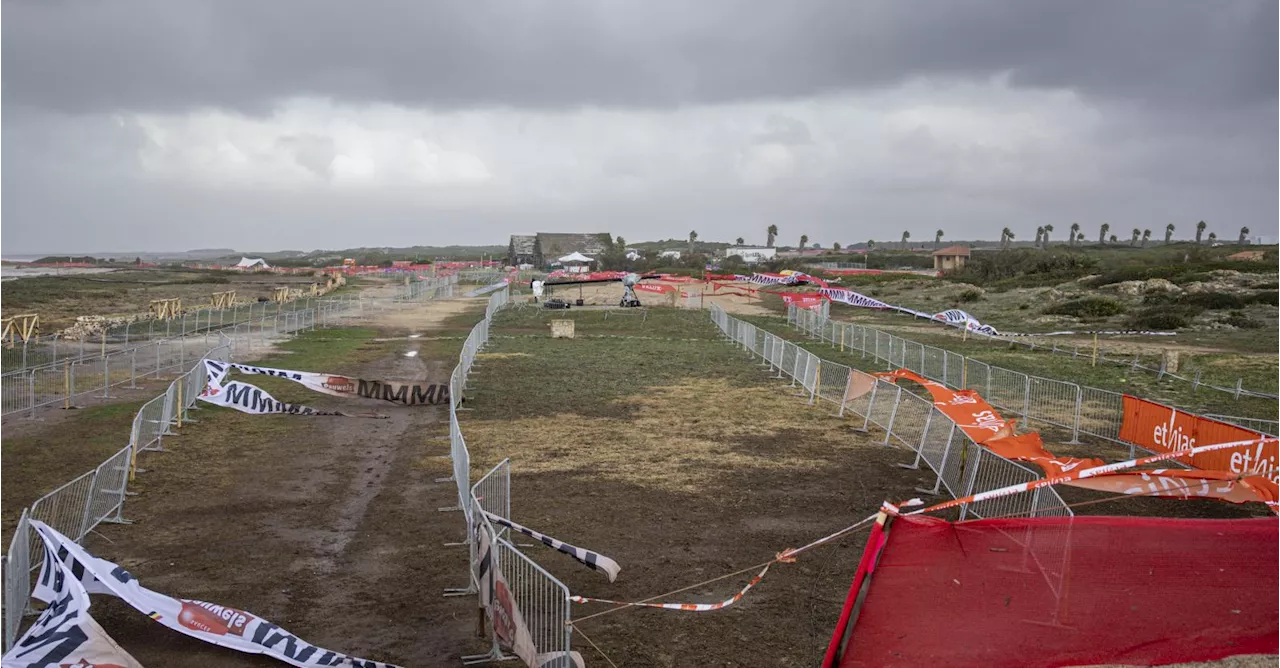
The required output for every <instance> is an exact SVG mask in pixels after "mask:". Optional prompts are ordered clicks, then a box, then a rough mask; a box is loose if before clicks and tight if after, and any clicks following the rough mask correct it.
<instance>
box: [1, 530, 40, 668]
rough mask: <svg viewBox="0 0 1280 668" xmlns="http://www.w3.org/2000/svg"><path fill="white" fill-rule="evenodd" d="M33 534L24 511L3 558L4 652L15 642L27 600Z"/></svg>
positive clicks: (28, 596) (29, 585)
mask: <svg viewBox="0 0 1280 668" xmlns="http://www.w3.org/2000/svg"><path fill="white" fill-rule="evenodd" d="M34 534H35V532H34V531H32V530H31V527H30V525H28V524H27V511H26V510H23V511H22V516H21V517H19V518H18V524H17V526H16V527H14V529H13V540H12V541H10V543H9V553H8V554H6V555H5V557H4V649H5V650H8V649H9V647H10V646H12V645H13V642H14V641H15V640H17V638H18V629H19V628H20V627H21V626H22V615H23V613H24V612H25V611H26V609H27V601H28V599H29V598H30V597H31V584H32V583H31V567H32V566H33V564H32V563H31V554H32V551H31V537H32V536H33V535H34Z"/></svg>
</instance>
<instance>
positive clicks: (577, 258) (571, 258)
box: [557, 251, 595, 262]
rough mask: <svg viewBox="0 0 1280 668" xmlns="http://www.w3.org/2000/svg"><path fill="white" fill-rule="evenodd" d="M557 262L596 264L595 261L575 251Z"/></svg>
mask: <svg viewBox="0 0 1280 668" xmlns="http://www.w3.org/2000/svg"><path fill="white" fill-rule="evenodd" d="M557 262H595V260H593V259H592V258H589V257H587V256H586V255H583V254H582V253H579V252H577V251H574V252H572V253H569V254H568V255H565V256H564V257H561V258H558V259H557Z"/></svg>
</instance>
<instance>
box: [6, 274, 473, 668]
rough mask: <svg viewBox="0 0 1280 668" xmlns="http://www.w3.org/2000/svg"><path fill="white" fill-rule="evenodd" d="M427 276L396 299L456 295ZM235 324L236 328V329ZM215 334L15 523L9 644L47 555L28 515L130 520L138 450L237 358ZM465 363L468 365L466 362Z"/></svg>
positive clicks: (286, 324)
mask: <svg viewBox="0 0 1280 668" xmlns="http://www.w3.org/2000/svg"><path fill="white" fill-rule="evenodd" d="M423 283H427V284H428V287H426V288H412V287H407V288H406V289H405V290H403V291H401V292H400V294H398V295H397V298H401V297H405V296H406V295H412V297H411V298H412V299H430V298H435V297H437V296H445V295H451V294H452V291H453V285H454V284H456V283H457V279H456V278H453V277H446V278H442V279H437V280H435V281H423ZM381 308H396V306H395V304H394V302H387V301H381V302H377V301H360V300H335V302H320V303H317V304H316V305H315V307H314V308H312V309H308V310H301V311H294V312H289V313H285V314H281V316H280V317H279V318H273V319H271V322H272V323H273V324H272V325H271V328H272V333H273V334H274V335H276V336H279V335H284V334H290V333H294V332H297V331H301V330H305V329H311V328H314V327H315V326H316V321H317V320H321V321H323V322H326V323H336V322H337V321H339V320H342V319H346V318H350V317H353V316H354V315H356V314H357V312H358V313H365V312H367V311H370V310H377V309H381ZM490 314H492V309H491V311H490ZM486 320H487V319H486ZM267 322H268V320H267V319H263V320H262V321H261V322H260V326H261V327H262V328H264V329H265V328H266V327H267V326H268V325H267ZM250 326H254V325H253V324H252V323H241V324H239V325H236V327H237V328H239V327H250ZM231 331H232V332H233V334H234V332H235V330H234V329H233V330H231ZM218 338H219V340H218V342H217V343H216V345H214V346H213V347H212V348H211V349H208V350H206V351H204V352H203V353H202V354H201V355H200V356H198V357H191V356H188V357H187V360H186V362H185V363H186V364H192V366H191V367H190V368H188V369H187V371H186V372H185V373H183V374H182V375H180V376H178V377H177V378H175V379H173V381H171V382H170V383H169V386H168V388H167V389H166V390H165V391H164V392H163V393H162V394H160V395H158V396H156V397H155V398H154V399H152V400H151V401H148V402H147V403H145V404H143V405H142V407H141V408H140V409H138V412H137V413H136V414H135V415H134V418H133V426H132V428H131V429H130V432H129V443H128V444H127V445H125V446H124V447H123V448H121V449H120V450H119V451H118V452H116V453H115V454H113V455H111V456H110V457H108V458H107V460H106V461H104V462H103V463H102V464H100V465H98V467H97V468H96V469H94V470H92V471H88V472H86V473H84V474H82V475H80V476H79V477H77V478H75V479H73V480H71V481H70V482H68V483H66V484H64V485H62V486H61V487H59V488H57V489H55V490H53V491H52V492H49V493H48V494H46V495H44V496H42V497H40V498H39V499H37V500H36V501H35V502H33V503H32V504H31V506H30V507H29V508H27V509H25V510H23V511H22V514H21V516H20V518H19V520H18V524H17V525H16V526H15V527H14V531H13V537H12V538H11V540H10V543H9V551H8V553H7V554H5V555H4V557H3V562H4V573H3V578H4V585H3V586H4V594H3V604H4V608H3V627H4V628H3V634H4V635H3V641H4V648H5V649H8V647H9V646H10V645H11V644H12V643H13V642H14V640H16V639H17V636H18V630H19V629H20V628H21V626H22V618H23V616H24V614H25V613H26V612H27V611H28V609H29V607H28V602H29V600H30V597H31V587H32V580H31V575H32V569H33V568H34V567H38V566H39V563H34V564H33V563H32V561H31V555H33V554H34V555H39V554H42V552H41V550H43V549H44V548H43V546H42V545H41V543H40V539H39V537H38V535H37V534H36V533H35V531H34V530H32V529H31V527H30V524H29V522H30V520H40V521H42V522H45V523H46V524H48V525H49V526H51V527H53V528H54V529H56V530H57V531H59V532H60V533H62V534H63V535H65V536H67V537H69V538H72V539H73V540H75V541H76V542H81V541H82V540H84V538H85V536H87V535H88V534H89V532H90V531H92V530H93V529H94V527H96V526H98V525H99V524H101V523H103V522H114V523H124V524H127V523H129V521H128V520H126V519H125V518H124V514H123V513H124V501H125V497H126V496H127V495H128V485H129V481H131V480H132V479H133V477H134V474H136V473H138V472H141V471H144V469H142V468H139V467H138V466H137V462H138V454H139V453H141V452H148V451H158V450H163V449H164V437H165V436H170V435H173V432H172V431H171V430H172V429H174V428H181V427H182V424H183V422H184V421H187V420H189V416H188V413H189V412H190V411H191V410H192V409H193V408H195V404H196V401H197V399H198V397H199V396H200V392H201V391H203V390H204V388H205V386H206V384H207V382H208V377H207V376H206V371H205V365H204V360H205V359H215V360H218V361H223V362H226V361H230V360H231V359H232V356H233V354H234V350H235V347H236V343H237V340H236V339H235V338H232V337H228V336H227V335H226V333H225V332H222V333H219V334H218ZM250 345H251V344H250ZM161 368H165V367H161ZM468 368H470V367H469V365H468ZM6 390H7V388H6ZM459 392H461V388H459ZM70 396H75V395H70ZM459 396H460V395H459Z"/></svg>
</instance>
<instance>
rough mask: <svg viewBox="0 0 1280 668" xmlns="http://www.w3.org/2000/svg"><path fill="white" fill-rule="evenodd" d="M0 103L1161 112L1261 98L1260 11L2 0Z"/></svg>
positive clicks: (1192, 3)
mask: <svg viewBox="0 0 1280 668" xmlns="http://www.w3.org/2000/svg"><path fill="white" fill-rule="evenodd" d="M4 14H5V16H4V18H5V20H4V22H3V26H2V29H3V44H2V45H0V48H2V50H3V57H4V62H5V63H6V67H5V71H4V77H3V92H4V94H5V95H6V97H7V100H6V101H7V102H9V103H10V104H11V105H12V104H18V105H30V106H36V107H46V108H52V109H57V110H62V111H68V112H88V111H99V110H116V109H129V110H186V109H190V108H193V107H201V106H215V107H225V108H233V109H237V110H241V111H246V112H250V113H259V112H264V111H266V110H268V109H270V108H271V106H272V104H273V102H274V101H276V100H278V99H279V98H282V97H287V96H293V95H315V96H328V97H333V98H336V99H341V100H347V101H385V102H393V103H400V104H405V105H408V106H428V107H436V108H456V107H473V106H488V105H497V106H513V107H537V108H565V107H575V106H581V105H604V106H617V107H653V106H659V107H661V106H674V105H681V104H698V103H718V102H729V101H740V100H749V99H765V98H789V97H801V96H809V95H815V94H823V93H828V92H833V91H844V90H852V89H860V88H869V87H877V86H887V85H893V84H896V83H899V82H901V81H903V80H906V79H909V78H912V77H960V78H972V77H988V76H993V75H998V74H1002V73H1003V74H1007V75H1008V76H1009V77H1010V81H1011V82H1012V83H1013V84H1014V85H1018V86H1033V87H1050V88H1069V89H1073V90H1077V91H1080V92H1082V93H1083V94H1085V95H1092V96H1101V97H1107V98H1117V99H1126V100H1134V101H1137V102H1140V103H1144V104H1152V105H1159V106H1164V107H1166V108H1169V109H1177V108H1192V109H1199V108H1213V107H1226V108H1231V107H1237V106H1249V105H1254V104H1259V103H1261V104H1267V103H1269V102H1270V101H1271V100H1273V99H1274V98H1275V96H1276V90H1277V84H1276V82H1277V68H1276V57H1275V54H1276V29H1275V26H1276V24H1277V3H1276V2H1274V0H1232V1H1231V2H1205V1H1204V0H1119V1H1113V2H1101V1H1064V0H1015V1H1003V2H1002V1H997V0H946V1H943V0H920V1H917V2H903V1H902V0H873V1H869V2H853V1H850V0H798V1H795V2H776V3H767V2H748V1H746V0H699V1H698V2H687V1H684V0H667V1H666V2H654V3H637V2H629V1H626V0H561V1H559V2H551V3H543V2H512V1H510V0H471V1H468V2H430V1H429V2H404V3H373V4H371V3H353V2H346V1H345V0H343V1H339V0H327V1H315V0H310V1H307V2H301V1H287V0H273V1H272V2H261V1H258V0H203V1H201V0H166V1H164V2H156V1H152V0H113V1H112V2H109V3H90V2H53V1H50V0H26V1H21V0H8V1H6V2H5V4H4Z"/></svg>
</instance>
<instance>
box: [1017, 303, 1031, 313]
mask: <svg viewBox="0 0 1280 668" xmlns="http://www.w3.org/2000/svg"><path fill="white" fill-rule="evenodd" d="M1029 308H1031V305H1030V304H1027V303H1022V304H1018V310H1019V311H1025V310H1027V309H1029Z"/></svg>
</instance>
